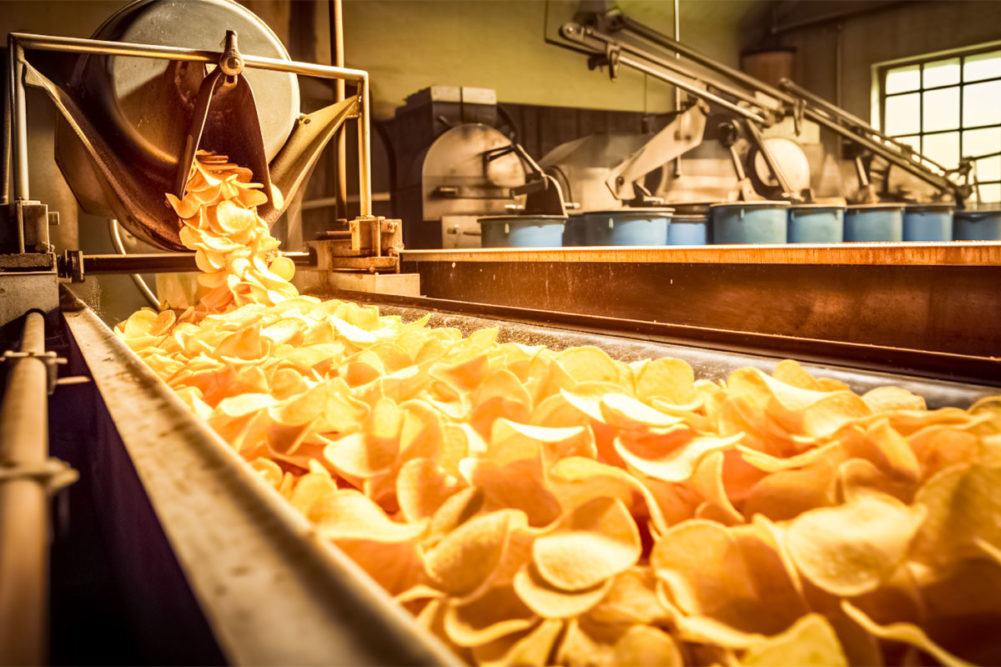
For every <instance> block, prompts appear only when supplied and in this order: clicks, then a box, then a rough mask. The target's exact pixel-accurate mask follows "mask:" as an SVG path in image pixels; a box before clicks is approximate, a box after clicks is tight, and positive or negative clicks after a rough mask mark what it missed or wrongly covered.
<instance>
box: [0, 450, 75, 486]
mask: <svg viewBox="0 0 1001 667" xmlns="http://www.w3.org/2000/svg"><path fill="white" fill-rule="evenodd" d="M79 477H80V475H79V473H77V471H76V470H75V469H74V468H73V467H72V466H70V465H69V464H68V463H66V462H65V461H63V460H60V459H57V458H50V459H47V460H45V461H43V462H41V463H14V462H11V461H8V462H4V463H0V484H3V483H4V482H12V481H17V480H31V481H35V482H38V483H40V484H43V485H44V486H45V490H46V491H48V492H49V494H50V495H51V494H53V493H55V492H57V491H59V490H60V489H63V488H65V487H67V486H69V485H70V484H72V483H73V482H75V481H77V479H79Z"/></svg>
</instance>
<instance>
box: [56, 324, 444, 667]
mask: <svg viewBox="0 0 1001 667" xmlns="http://www.w3.org/2000/svg"><path fill="white" fill-rule="evenodd" d="M81 305H82V304H81ZM65 317H66V322H67V324H68V325H69V329H70V332H71V333H72V335H73V336H74V338H75V340H76V342H77V345H78V347H79V348H80V351H81V352H82V354H83V356H84V359H85V361H86V362H87V365H88V366H89V368H90V371H91V374H92V376H93V378H94V381H95V383H96V384H97V387H98V389H99V391H100V392H101V395H102V398H103V400H104V401H105V404H106V406H107V409H108V411H109V413H110V414H111V416H112V418H113V419H114V420H115V423H116V425H117V427H118V430H119V433H120V435H121V438H122V441H123V442H124V445H125V447H126V449H127V451H128V453H129V456H130V458H131V460H132V463H133V465H134V466H135V470H136V472H137V474H138V476H139V478H140V480H141V481H142V483H143V486H144V489H145V491H146V493H147V495H148V496H149V499H150V501H151V503H152V505H153V507H154V509H155V511H156V514H157V517H158V519H159V521H160V524H161V525H162V526H163V529H164V531H165V533H166V535H167V538H168V539H169V541H170V543H171V545H172V547H173V549H174V552H175V554H176V556H177V560H178V562H179V563H180V564H181V567H182V569H183V570H184V573H185V575H186V577H187V579H188V581H189V583H190V585H191V588H192V591H193V592H194V594H195V596H196V598H197V599H198V601H199V603H200V605H201V607H202V610H203V611H204V613H205V616H206V618H207V619H208V621H209V624H210V625H211V626H212V629H213V631H214V633H215V636H216V639H217V641H218V643H219V646H220V647H221V648H222V650H223V652H224V653H225V654H226V656H227V657H228V659H229V660H230V661H231V662H233V663H235V664H303V665H305V664H342V665H362V664H435V665H438V664H458V661H457V660H456V659H455V657H454V656H453V655H452V654H451V653H450V652H448V651H447V649H445V648H444V647H443V646H442V645H441V644H440V643H439V642H438V640H436V639H435V638H434V637H433V636H431V635H430V634H428V633H425V632H423V631H422V630H420V629H419V628H418V626H417V625H416V622H415V621H414V619H413V618H412V617H411V616H410V615H409V614H407V613H406V612H405V611H404V610H403V609H402V608H401V607H399V606H398V605H397V604H396V603H394V602H393V601H392V599H391V598H390V597H389V595H388V594H387V593H386V592H385V591H383V590H382V589H381V588H380V587H379V586H378V585H376V584H375V583H374V582H373V581H372V580H371V579H370V578H369V577H368V576H367V575H366V574H365V573H364V572H363V571H362V570H361V568H359V567H358V566H357V565H356V564H355V563H354V562H352V561H351V560H350V559H349V558H348V557H347V556H345V555H344V554H343V553H342V552H341V551H339V550H337V549H336V548H334V547H333V546H332V545H330V544H329V543H328V542H327V541H325V540H322V539H321V538H320V537H318V536H317V535H316V533H315V532H314V530H313V528H312V527H311V525H310V524H309V523H308V522H307V521H306V519H305V518H303V517H302V516H301V515H300V514H298V513H297V512H296V511H295V510H294V509H293V508H292V507H291V505H289V504H288V503H287V502H286V501H285V500H284V499H283V498H281V497H280V496H279V495H278V494H277V493H276V492H275V491H274V490H273V489H271V488H270V487H268V486H267V485H266V484H264V483H263V482H262V481H261V480H260V478H259V477H258V476H257V475H256V474H254V473H253V471H252V470H250V468H249V467H248V466H247V465H246V463H244V462H243V461H242V460H241V459H240V458H239V456H238V455H237V454H236V453H235V452H234V451H233V450H232V449H231V448H230V447H229V446H228V445H227V444H226V443H225V442H223V441H222V440H221V439H220V438H219V436H218V435H216V434H215V433H214V432H213V431H212V430H211V429H210V428H209V427H208V425H207V424H205V423H204V422H203V421H201V420H200V419H197V418H196V417H195V416H194V415H193V414H192V413H191V411H190V410H189V409H188V407H187V406H186V405H185V404H184V403H183V402H182V401H181V400H180V399H179V398H177V396H176V395H174V393H173V392H172V391H171V390H170V389H169V388H168V387H167V385H166V384H164V383H163V381H162V380H160V379H159V378H158V377H157V376H156V375H155V374H154V373H153V372H152V371H151V370H150V369H149V368H148V367H147V366H146V365H145V364H144V363H143V362H142V361H141V360H140V359H139V358H138V357H137V356H136V355H135V354H134V353H133V352H132V351H131V350H130V349H129V348H128V347H127V346H126V345H125V344H124V343H122V342H121V341H120V340H119V339H118V338H117V337H116V336H115V335H114V334H113V333H112V332H111V331H110V330H109V329H108V328H107V326H105V325H104V323H103V322H101V321H100V319H99V318H98V317H97V315H95V314H94V313H93V311H91V310H90V309H87V308H84V309H83V310H80V311H78V312H73V313H66V314H65Z"/></svg>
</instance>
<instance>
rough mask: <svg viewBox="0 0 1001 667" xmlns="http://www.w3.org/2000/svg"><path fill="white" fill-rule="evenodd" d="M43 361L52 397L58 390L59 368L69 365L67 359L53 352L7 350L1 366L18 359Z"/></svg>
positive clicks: (1, 357)
mask: <svg viewBox="0 0 1001 667" xmlns="http://www.w3.org/2000/svg"><path fill="white" fill-rule="evenodd" d="M29 358H32V359H41V360H42V362H43V363H44V364H45V367H46V369H47V370H48V381H47V383H46V384H47V386H48V392H49V395H50V396H51V395H52V392H53V391H55V389H56V377H57V375H58V372H59V369H58V368H56V367H57V366H61V365H63V364H65V363H67V361H66V359H65V358H63V357H60V356H59V355H57V354H56V353H55V352H53V351H51V350H46V351H44V352H18V351H17V350H7V351H6V352H4V353H3V354H0V364H2V363H6V362H8V361H14V360H17V359H29Z"/></svg>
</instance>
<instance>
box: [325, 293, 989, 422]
mask: <svg viewBox="0 0 1001 667" xmlns="http://www.w3.org/2000/svg"><path fill="white" fill-rule="evenodd" d="M335 296H337V297H339V298H343V299H350V300H353V301H358V302H364V303H370V304H375V305H378V306H379V309H380V312H381V313H382V314H384V315H398V316H400V317H402V318H403V319H404V320H405V321H410V320H413V319H417V318H419V317H422V316H424V315H425V314H427V313H428V312H430V313H431V319H430V321H429V325H430V326H435V327H455V328H456V329H459V330H460V331H462V332H463V333H464V334H468V333H471V332H472V331H475V330H477V329H482V328H484V327H499V328H500V339H501V340H502V341H514V342H518V343H523V344H525V345H546V346H548V347H551V348H554V349H563V348H566V347H571V346H577V345H594V346H596V347H600V348H601V349H603V350H605V351H606V352H608V354H609V355H610V356H612V357H614V358H616V359H620V360H622V361H636V360H639V359H655V358H658V357H665V356H670V357H676V358H678V359H684V360H685V361H687V362H688V363H689V364H690V365H691V366H692V368H693V369H694V370H695V376H696V377H697V378H705V379H708V380H714V381H719V380H724V379H726V377H727V375H729V374H730V373H731V372H732V371H734V370H736V369H738V368H743V367H747V366H752V367H755V368H760V369H762V370H764V371H769V372H770V371H771V369H772V368H774V366H775V364H776V363H778V361H779V360H781V359H785V358H789V357H790V356H792V357H793V358H796V359H798V360H800V361H805V362H804V363H803V367H804V368H805V369H806V370H807V371H809V372H810V373H812V374H815V375H818V376H824V377H830V378H834V379H837V380H841V381H843V382H845V383H846V384H848V386H849V387H851V388H852V390H853V391H855V392H856V393H864V392H866V391H868V390H870V389H873V388H874V387H879V386H885V385H895V386H898V387H903V388H905V389H908V390H910V391H913V392H914V393H916V394H920V395H921V396H924V397H925V400H926V401H927V404H928V407H929V408H940V407H946V406H956V407H968V406H969V405H970V404H972V403H973V402H974V401H976V400H977V399H979V398H983V397H984V396H990V395H993V394H998V393H999V390H998V388H997V387H996V386H992V385H990V384H982V383H976V382H955V381H949V380H942V379H936V378H929V377H920V376H918V375H915V374H913V373H908V372H906V371H905V370H902V369H897V370H896V371H893V370H890V369H889V367H886V366H884V367H883V369H882V370H872V369H861V368H852V367H850V366H845V365H843V364H834V363H830V362H825V361H822V360H821V357H819V356H814V357H813V358H812V360H806V358H805V357H804V356H802V355H791V354H780V355H774V356H766V355H761V354H752V353H749V352H746V351H738V350H736V349H719V348H712V347H705V346H702V347H699V346H693V345H690V344H679V343H678V342H671V339H669V338H667V337H656V336H647V335H642V334H638V335H628V334H627V335H622V332H621V331H619V332H618V335H611V334H609V333H607V329H605V330H602V329H601V327H600V325H601V324H602V323H607V321H606V320H604V319H603V318H581V317H578V316H574V317H567V318H566V319H565V320H560V319H559V318H556V321H555V322H553V323H550V325H548V326H540V325H538V324H534V323H532V321H531V320H530V319H528V318H529V317H532V316H536V317H542V316H545V315H558V314H544V313H543V314H540V313H533V312H531V311H526V310H520V311H519V310H517V309H510V308H490V307H483V306H480V305H478V304H460V303H456V302H447V301H442V300H437V299H427V298H419V297H417V298H415V297H394V296H387V295H372V294H361V293H347V292H345V293H339V294H337V295H335ZM470 312H476V313H492V314H493V315H492V316H491V315H487V316H478V315H471V314H470ZM588 324H590V328H588V326H587V325H588ZM580 325H583V326H580ZM571 327H572V328H571ZM603 331H604V332H603ZM994 379H995V380H997V379H998V376H995V378H994Z"/></svg>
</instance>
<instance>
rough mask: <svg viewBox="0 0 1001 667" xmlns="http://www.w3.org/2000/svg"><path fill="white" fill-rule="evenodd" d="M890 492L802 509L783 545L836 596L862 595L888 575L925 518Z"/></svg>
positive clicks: (804, 570)
mask: <svg viewBox="0 0 1001 667" xmlns="http://www.w3.org/2000/svg"><path fill="white" fill-rule="evenodd" d="M925 514H926V512H925V510H924V509H923V508H922V507H920V506H915V507H909V506H907V505H905V504H904V503H902V502H900V501H899V500H897V499H896V498H893V497H892V496H886V495H882V494H862V495H859V496H856V497H855V498H852V499H850V500H849V501H848V502H846V503H845V504H843V505H839V506H837V507H824V508H820V509H815V510H810V511H808V512H804V513H803V514H801V515H800V516H798V517H796V518H795V519H793V521H792V523H791V524H790V526H789V532H788V535H787V544H788V547H789V554H790V555H791V556H792V559H793V561H794V562H795V564H796V567H797V568H799V571H800V572H802V573H803V575H804V576H805V577H806V578H807V579H809V580H810V581H811V582H813V583H814V584H816V585H817V586H818V587H820V588H821V589H823V590H825V591H828V592H830V593H833V594H835V595H843V596H853V595H861V594H862V593H866V592H868V591H871V590H874V589H875V588H876V587H877V586H879V585H880V584H881V583H882V582H883V581H885V580H886V579H888V578H889V577H890V576H891V575H892V574H893V572H894V570H896V568H897V567H899V566H900V564H901V563H902V561H903V559H904V558H905V557H906V555H907V550H908V547H909V546H910V543H911V540H913V539H914V536H915V535H916V534H917V532H918V529H919V528H920V526H921V523H922V521H924V518H925Z"/></svg>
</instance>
